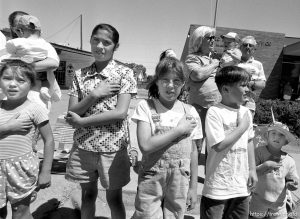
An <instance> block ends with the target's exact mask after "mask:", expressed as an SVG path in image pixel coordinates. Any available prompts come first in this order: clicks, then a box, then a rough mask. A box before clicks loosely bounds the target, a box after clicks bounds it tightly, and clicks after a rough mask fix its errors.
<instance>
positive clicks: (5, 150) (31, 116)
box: [0, 100, 49, 160]
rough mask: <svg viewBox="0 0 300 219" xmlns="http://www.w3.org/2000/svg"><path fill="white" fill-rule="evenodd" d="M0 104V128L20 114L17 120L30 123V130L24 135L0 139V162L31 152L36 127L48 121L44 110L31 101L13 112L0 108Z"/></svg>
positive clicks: (9, 135) (6, 136)
mask: <svg viewBox="0 0 300 219" xmlns="http://www.w3.org/2000/svg"><path fill="white" fill-rule="evenodd" d="M2 103H3V101H1V102H0V126H2V125H5V124H6V123H7V121H8V120H10V119H11V118H12V117H13V116H14V115H16V114H17V113H20V116H19V117H18V119H20V120H25V121H26V120H27V121H30V122H31V123H32V126H31V128H30V130H29V131H28V132H27V133H25V134H18V133H14V134H12V133H9V134H8V135H4V136H1V137H0V160H1V159H8V158H12V157H17V156H21V155H24V154H26V153H28V152H31V151H32V138H33V135H34V133H35V131H36V129H37V126H38V125H39V124H41V123H42V122H45V121H47V120H49V118H48V113H47V112H46V110H45V109H44V108H43V107H42V106H40V105H38V104H36V103H33V102H31V101H29V100H28V101H26V102H25V103H24V104H22V105H21V106H19V107H17V108H15V109H13V110H5V109H3V108H2V106H1V105H2Z"/></svg>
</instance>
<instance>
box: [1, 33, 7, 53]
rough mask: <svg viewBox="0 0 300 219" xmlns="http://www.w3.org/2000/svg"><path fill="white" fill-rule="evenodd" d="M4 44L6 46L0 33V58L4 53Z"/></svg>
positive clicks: (4, 38)
mask: <svg viewBox="0 0 300 219" xmlns="http://www.w3.org/2000/svg"><path fill="white" fill-rule="evenodd" d="M5 44H6V37H5V36H4V34H3V33H2V32H1V31H0V56H2V55H4V54H5V53H6V51H5Z"/></svg>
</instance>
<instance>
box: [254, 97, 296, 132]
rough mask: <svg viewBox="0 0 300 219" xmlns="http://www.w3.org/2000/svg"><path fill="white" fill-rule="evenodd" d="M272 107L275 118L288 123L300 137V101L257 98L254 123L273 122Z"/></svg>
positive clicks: (292, 130) (291, 129)
mask: <svg viewBox="0 0 300 219" xmlns="http://www.w3.org/2000/svg"><path fill="white" fill-rule="evenodd" d="M271 107H272V108H273V112H274V116H275V120H276V121H279V122H282V123H284V124H286V125H287V126H288V127H289V129H290V131H291V132H293V133H294V134H296V135H297V136H298V137H300V102H297V101H282V100H278V99H277V100H265V99H257V101H256V113H255V116H254V123H256V124H269V123H271V122H272V116H271V110H270V109H271Z"/></svg>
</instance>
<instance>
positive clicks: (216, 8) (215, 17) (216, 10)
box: [214, 0, 219, 28]
mask: <svg viewBox="0 0 300 219" xmlns="http://www.w3.org/2000/svg"><path fill="white" fill-rule="evenodd" d="M218 2H219V0H216V7H215V16H214V28H216V26H217V23H216V20H217V12H218Z"/></svg>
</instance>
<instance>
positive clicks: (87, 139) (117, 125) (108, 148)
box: [70, 60, 137, 152]
mask: <svg viewBox="0 0 300 219" xmlns="http://www.w3.org/2000/svg"><path fill="white" fill-rule="evenodd" d="M75 77H76V78H77V81H78V85H79V86H78V85H77V83H76V80H75ZM102 81H106V82H116V83H119V84H120V86H121V88H120V90H119V92H118V93H117V94H115V95H113V96H108V97H105V98H100V99H99V100H98V101H97V102H96V103H95V104H94V105H92V106H91V107H90V108H89V109H88V110H87V111H86V112H85V113H84V115H83V116H84V117H89V116H92V115H96V114H100V113H103V112H106V111H110V110H114V109H115V108H116V106H117V101H118V95H121V94H132V95H134V94H136V93H137V87H136V81H135V79H134V76H133V71H132V70H131V69H130V68H128V67H126V66H125V65H123V64H119V63H117V62H116V61H114V60H111V61H110V62H109V64H108V65H107V66H106V67H105V68H104V69H103V70H102V72H97V71H96V66H95V63H93V64H92V65H91V66H89V67H86V68H83V69H80V70H78V71H76V72H75V75H74V79H73V85H72V88H71V91H70V95H71V96H75V97H78V96H79V97H80V95H79V94H80V93H81V95H82V98H84V97H86V96H88V95H89V94H90V92H91V91H92V90H94V89H95V88H96V87H97V86H98V85H99V83H101V82H102ZM127 122H128V121H127V119H125V120H121V121H114V122H112V123H110V124H105V125H98V126H89V127H81V128H77V129H75V132H74V141H75V143H76V144H77V145H78V147H79V148H81V149H84V150H87V151H93V152H116V151H119V150H121V149H123V148H125V147H127V146H128V127H127Z"/></svg>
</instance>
